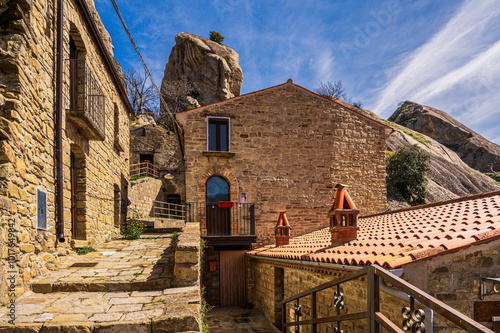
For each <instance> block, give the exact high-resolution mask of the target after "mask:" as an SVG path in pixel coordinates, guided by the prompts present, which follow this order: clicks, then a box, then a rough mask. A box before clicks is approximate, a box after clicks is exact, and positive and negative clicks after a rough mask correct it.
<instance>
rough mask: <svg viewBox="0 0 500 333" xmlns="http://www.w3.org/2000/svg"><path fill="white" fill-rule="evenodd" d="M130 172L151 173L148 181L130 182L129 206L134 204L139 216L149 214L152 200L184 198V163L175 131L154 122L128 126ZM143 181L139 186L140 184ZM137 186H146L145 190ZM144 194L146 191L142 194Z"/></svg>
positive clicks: (163, 200) (138, 174)
mask: <svg viewBox="0 0 500 333" xmlns="http://www.w3.org/2000/svg"><path fill="white" fill-rule="evenodd" d="M130 176H131V177H134V176H135V177H134V179H135V178H139V177H146V176H148V177H151V178H156V180H155V181H149V180H148V184H145V183H142V182H141V181H135V180H134V182H133V188H132V191H131V194H130V199H131V201H132V206H131V207H136V204H139V206H141V205H143V206H144V208H142V207H138V208H139V211H140V214H141V216H143V217H150V216H152V211H151V208H152V202H153V200H154V201H159V202H169V203H172V204H183V203H184V202H185V186H184V164H183V159H182V152H181V149H180V146H179V140H178V136H177V133H175V132H173V131H171V130H169V129H167V128H165V127H164V126H162V125H157V124H155V123H154V122H152V123H150V124H143V125H141V126H136V127H133V128H131V129H130ZM141 184H144V185H143V186H140V185H141ZM136 185H139V186H138V187H145V186H147V187H148V189H147V190H146V192H147V193H144V190H143V189H141V190H139V191H136V190H135V188H136ZM145 194H146V195H145ZM146 199H147V200H146Z"/></svg>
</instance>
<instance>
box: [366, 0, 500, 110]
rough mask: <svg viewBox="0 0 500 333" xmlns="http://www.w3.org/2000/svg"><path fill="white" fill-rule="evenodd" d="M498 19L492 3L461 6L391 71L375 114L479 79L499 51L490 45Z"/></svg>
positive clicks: (499, 11)
mask: <svg viewBox="0 0 500 333" xmlns="http://www.w3.org/2000/svg"><path fill="white" fill-rule="evenodd" d="M498 16H500V7H499V5H498V2H497V1H495V0H486V1H481V2H478V1H466V2H464V4H463V5H462V7H461V8H460V9H459V10H458V12H457V13H456V14H455V15H454V17H453V18H452V19H451V20H450V21H449V22H448V23H447V24H446V25H445V26H444V27H443V28H442V29H441V31H439V32H438V33H436V34H435V35H434V36H433V37H432V38H431V39H430V41H429V42H427V43H426V44H425V45H423V46H421V47H420V48H419V49H417V50H415V52H414V54H413V55H410V56H408V57H407V58H406V59H404V60H403V61H402V63H400V64H398V65H397V66H396V67H394V71H396V74H395V75H394V76H393V77H392V78H391V79H390V80H389V82H388V83H387V84H386V85H385V86H384V88H383V89H382V91H381V93H380V94H379V96H378V98H377V99H378V101H377V103H376V107H375V108H374V110H375V112H377V113H378V114H381V115H383V116H386V115H388V114H390V112H392V111H393V110H394V109H395V105H396V104H397V103H398V102H399V101H401V100H405V99H411V100H414V101H416V102H420V103H426V101H430V100H435V97H436V96H437V95H439V94H440V93H443V92H444V91H446V90H448V89H451V88H452V87H453V86H456V85H457V83H459V82H461V81H462V80H465V79H467V78H468V77H474V76H480V75H481V71H482V69H483V68H484V66H485V65H488V64H491V63H494V62H495V61H494V60H493V59H494V58H495V57H496V56H497V55H498V53H499V51H500V46H499V45H497V44H498V43H497V44H494V43H495V42H496V41H497V40H498V35H497V36H496V37H497V40H494V38H495V33H498V32H499V31H500V24H499V21H500V20H499V19H498ZM492 44H493V46H492ZM485 50H486V51H485ZM471 59H472V60H471ZM497 59H498V57H497ZM495 66H498V65H495Z"/></svg>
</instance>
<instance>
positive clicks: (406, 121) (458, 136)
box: [389, 101, 500, 172]
mask: <svg viewBox="0 0 500 333" xmlns="http://www.w3.org/2000/svg"><path fill="white" fill-rule="evenodd" d="M389 120H390V121H394V122H395V123H397V124H400V125H403V126H406V127H407V128H409V129H412V130H415V131H417V132H419V133H422V134H425V135H427V136H429V137H431V138H433V139H434V140H436V141H438V142H440V143H442V144H443V145H445V146H446V147H448V148H450V149H451V150H453V151H454V152H456V153H457V154H458V156H459V157H460V158H461V159H462V160H463V161H464V162H465V163H467V164H468V165H469V166H470V167H471V168H474V169H476V170H479V171H481V172H500V146H498V145H496V144H494V143H493V142H490V141H488V140H487V139H485V138H484V137H482V136H481V135H479V134H477V133H476V132H474V131H473V130H471V129H470V128H468V127H467V126H465V125H464V124H462V123H460V122H459V121H457V120H456V119H454V118H453V117H451V116H450V115H449V114H447V113H446V112H444V111H441V110H437V109H435V108H432V107H429V106H424V105H420V104H417V103H414V102H410V101H406V102H404V103H403V104H402V105H401V106H400V107H399V108H398V109H397V110H396V111H395V112H394V113H393V115H392V116H391V117H390V118H389Z"/></svg>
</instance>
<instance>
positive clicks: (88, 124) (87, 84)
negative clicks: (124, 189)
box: [67, 59, 106, 140]
mask: <svg viewBox="0 0 500 333" xmlns="http://www.w3.org/2000/svg"><path fill="white" fill-rule="evenodd" d="M67 61H68V63H69V70H70V77H69V78H70V108H69V110H68V111H69V113H68V115H69V118H70V119H73V120H75V123H76V124H77V125H80V126H81V127H83V129H84V130H86V131H87V134H88V137H89V139H91V140H104V138H105V136H106V130H105V127H106V123H105V113H106V103H105V97H104V94H103V92H102V90H101V87H100V86H99V82H98V81H97V80H96V78H95V76H94V75H93V73H92V71H91V69H90V67H89V65H88V64H87V62H86V61H85V60H80V59H67ZM89 131H90V132H89Z"/></svg>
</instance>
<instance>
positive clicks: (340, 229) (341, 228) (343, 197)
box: [328, 184, 359, 246]
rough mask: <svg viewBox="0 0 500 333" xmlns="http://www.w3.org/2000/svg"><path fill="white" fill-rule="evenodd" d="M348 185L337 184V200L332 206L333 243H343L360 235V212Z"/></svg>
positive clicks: (330, 215)
mask: <svg viewBox="0 0 500 333" xmlns="http://www.w3.org/2000/svg"><path fill="white" fill-rule="evenodd" d="M346 187H347V185H343V184H337V185H336V186H335V188H336V189H337V193H336V194H335V200H334V201H333V205H332V207H331V208H330V212H329V213H328V217H329V218H330V233H331V234H332V238H331V240H332V245H334V246H335V245H341V244H344V243H347V242H349V241H351V240H354V239H356V238H357V236H358V230H359V228H358V214H359V209H357V208H356V205H354V202H353V201H352V199H351V196H350V195H349V193H348V192H347V190H346Z"/></svg>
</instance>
